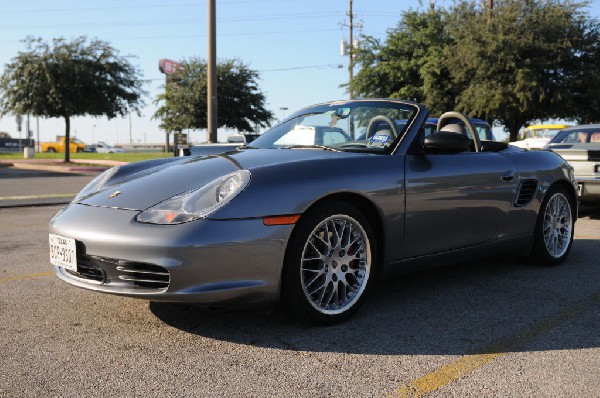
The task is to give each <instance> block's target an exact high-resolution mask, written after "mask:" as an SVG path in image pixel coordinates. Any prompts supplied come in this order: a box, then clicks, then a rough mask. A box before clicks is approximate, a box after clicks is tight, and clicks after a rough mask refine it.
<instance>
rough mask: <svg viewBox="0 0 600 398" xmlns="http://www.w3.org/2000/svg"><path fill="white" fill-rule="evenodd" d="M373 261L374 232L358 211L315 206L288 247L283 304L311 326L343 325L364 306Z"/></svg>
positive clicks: (343, 205) (332, 205)
mask: <svg viewBox="0 0 600 398" xmlns="http://www.w3.org/2000/svg"><path fill="white" fill-rule="evenodd" d="M375 259H377V244H376V237H375V233H374V232H373V229H372V227H371V225H370V223H369V221H368V220H367V218H366V217H365V216H364V214H363V213H362V212H361V211H360V210H358V209H357V208H356V207H354V206H352V205H350V204H348V203H345V202H339V201H335V202H334V201H331V202H325V203H323V204H320V205H317V207H315V208H313V209H311V210H310V211H309V212H308V213H307V214H305V215H304V216H303V217H302V218H301V219H300V221H299V222H298V224H297V225H296V228H295V229H294V232H293V233H292V237H291V239H290V242H289V244H288V250H287V253H286V258H285V262H284V269H283V276H282V286H283V288H282V296H283V297H282V298H283V301H284V302H285V303H286V304H287V305H288V306H289V307H291V309H292V310H293V311H294V312H295V313H296V314H297V315H298V316H299V317H300V318H302V319H304V320H307V321H309V322H313V323H318V324H333V323H337V322H341V321H343V320H345V319H347V318H348V317H350V316H351V315H352V314H354V313H355V312H356V311H357V310H358V308H359V307H360V305H361V304H362V303H363V302H364V298H365V295H366V293H367V292H368V290H369V287H370V286H371V285H372V279H374V278H373V275H374V274H375V264H376V261H375Z"/></svg>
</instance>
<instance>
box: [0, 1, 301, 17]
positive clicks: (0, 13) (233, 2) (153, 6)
mask: <svg viewBox="0 0 600 398" xmlns="http://www.w3.org/2000/svg"><path fill="white" fill-rule="evenodd" d="M300 1H304V0H232V1H226V0H221V1H220V2H219V3H220V4H249V3H252V4H255V3H273V2H277V3H281V2H300ZM200 5H201V4H200V2H193V3H170V4H149V5H144V6H143V7H140V6H139V5H138V6H127V5H120V6H103V7H64V8H29V9H24V8H22V9H14V10H6V9H4V10H2V11H0V15H3V14H19V13H32V12H35V13H37V14H39V13H44V12H69V11H75V12H77V11H103V10H126V9H140V8H144V9H148V8H178V7H196V6H200Z"/></svg>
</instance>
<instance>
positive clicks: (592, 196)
mask: <svg viewBox="0 0 600 398" xmlns="http://www.w3.org/2000/svg"><path fill="white" fill-rule="evenodd" d="M575 180H576V182H577V186H578V191H579V198H580V199H581V200H600V177H577V176H575Z"/></svg>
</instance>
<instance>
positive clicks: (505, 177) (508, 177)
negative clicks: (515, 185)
mask: <svg viewBox="0 0 600 398" xmlns="http://www.w3.org/2000/svg"><path fill="white" fill-rule="evenodd" d="M514 178H515V172H514V171H512V170H507V171H505V172H504V173H502V175H501V176H500V179H501V180H502V181H504V182H511V181H512V180H513V179H514Z"/></svg>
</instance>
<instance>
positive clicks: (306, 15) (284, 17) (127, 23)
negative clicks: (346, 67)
mask: <svg viewBox="0 0 600 398" xmlns="http://www.w3.org/2000/svg"><path fill="white" fill-rule="evenodd" d="M338 15H340V12H330V13H304V14H298V13H296V14H273V15H254V16H243V17H229V18H222V19H220V20H219V22H220V23H222V22H249V21H268V20H294V19H307V18H329V17H332V16H338ZM206 22H208V20H206V19H198V18H190V19H179V20H170V21H165V20H160V21H137V22H136V21H119V22H76V23H67V24H65V23H62V24H48V25H8V26H7V25H4V26H0V30H16V29H54V28H60V29H64V28H68V27H119V26H126V27H129V26H157V25H182V24H198V23H206Z"/></svg>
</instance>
